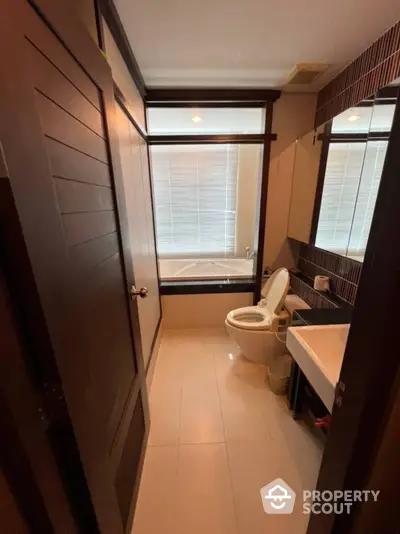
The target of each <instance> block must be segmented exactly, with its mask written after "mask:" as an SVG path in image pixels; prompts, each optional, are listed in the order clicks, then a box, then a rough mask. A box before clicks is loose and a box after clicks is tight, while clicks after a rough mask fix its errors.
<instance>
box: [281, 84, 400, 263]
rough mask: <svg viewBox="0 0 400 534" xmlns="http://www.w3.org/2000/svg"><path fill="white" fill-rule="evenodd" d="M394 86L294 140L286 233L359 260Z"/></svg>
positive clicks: (394, 97)
mask: <svg viewBox="0 0 400 534" xmlns="http://www.w3.org/2000/svg"><path fill="white" fill-rule="evenodd" d="M397 93H398V86H397V85H391V86H388V87H387V88H385V89H382V90H380V91H379V92H378V93H377V94H376V95H375V96H374V97H371V98H369V99H366V100H364V101H362V102H360V104H359V105H357V106H355V107H354V108H350V109H348V110H346V111H344V112H343V113H341V114H340V115H337V116H336V117H335V118H334V119H333V120H332V121H330V122H328V123H326V124H325V125H323V126H321V127H319V128H318V129H317V130H313V131H311V132H309V133H307V134H305V135H304V136H302V137H301V138H300V139H298V140H297V141H296V143H295V145H296V146H295V149H294V153H295V158H294V164H293V180H292V193H291V202H290V214H289V224H288V237H291V238H293V239H296V240H298V241H302V242H305V243H310V244H313V245H315V246H317V247H319V248H322V249H325V250H328V251H330V252H334V253H336V254H340V255H342V256H347V257H350V258H352V259H355V260H358V261H363V259H364V253H365V249H366V246H367V242H368V237H369V231H370V228H371V223H372V217H373V213H374V209H375V203H376V198H377V195H378V190H379V184H380V179H381V175H382V170H383V164H384V161H385V156H386V150H387V146H388V141H389V136H390V131H391V127H392V122H393V116H394V110H395V106H396V101H397Z"/></svg>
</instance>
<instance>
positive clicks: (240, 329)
mask: <svg viewBox="0 0 400 534" xmlns="http://www.w3.org/2000/svg"><path fill="white" fill-rule="evenodd" d="M288 289H289V271H288V270H287V269H285V268H282V269H277V270H276V271H275V272H274V273H273V274H272V275H271V277H270V278H269V279H268V281H267V282H266V284H265V285H264V287H263V289H262V291H261V295H262V296H263V297H264V298H263V299H261V300H260V302H259V303H258V304H257V306H248V307H246V308H237V309H236V310H233V311H231V312H229V313H228V315H227V317H226V320H225V326H226V329H227V331H228V334H229V336H230V337H231V338H232V339H233V340H234V341H236V343H237V345H238V346H239V347H240V349H241V350H242V352H243V355H244V357H245V358H246V359H247V360H250V361H251V362H254V363H260V364H263V365H268V363H269V362H270V361H271V360H272V359H273V358H275V357H276V356H279V355H281V354H283V353H284V352H285V349H286V344H285V343H284V342H282V340H280V339H278V336H279V333H278V332H279V331H280V330H283V331H285V330H286V327H287V326H288V324H289V321H290V315H289V313H288V312H287V311H286V310H285V309H284V306H283V304H284V301H285V297H286V294H287V292H288ZM279 337H281V336H279Z"/></svg>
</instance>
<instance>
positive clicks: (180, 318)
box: [161, 293, 253, 329]
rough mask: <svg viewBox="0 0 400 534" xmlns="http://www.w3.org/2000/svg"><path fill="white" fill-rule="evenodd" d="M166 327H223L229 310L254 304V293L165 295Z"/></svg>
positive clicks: (164, 323)
mask: <svg viewBox="0 0 400 534" xmlns="http://www.w3.org/2000/svg"><path fill="white" fill-rule="evenodd" d="M161 302H162V310H163V320H162V322H163V328H164V329H168V328H201V327H208V328H218V327H219V328H223V327H224V324H225V318H226V316H227V314H228V313H229V312H230V311H232V310H234V309H236V308H241V307H243V306H251V305H252V302H253V293H217V294H204V295H164V296H163V297H162V301H161Z"/></svg>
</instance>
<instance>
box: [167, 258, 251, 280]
mask: <svg viewBox="0 0 400 534" xmlns="http://www.w3.org/2000/svg"><path fill="white" fill-rule="evenodd" d="M159 270H160V278H161V280H213V279H221V278H251V277H252V276H253V260H246V259H245V258H232V259H218V258H211V259H190V260H188V259H186V260H173V259H169V260H167V259H160V260H159Z"/></svg>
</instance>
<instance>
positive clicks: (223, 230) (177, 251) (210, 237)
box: [151, 144, 238, 258]
mask: <svg viewBox="0 0 400 534" xmlns="http://www.w3.org/2000/svg"><path fill="white" fill-rule="evenodd" d="M151 161H152V171H153V187H154V201H155V213H156V230H157V250H158V255H159V257H160V258H191V257H192V258H196V257H200V258H207V257H208V258H213V257H218V258H228V257H234V256H235V247H236V205H237V176H238V145H230V144H216V145H167V146H162V145H160V146H153V147H151Z"/></svg>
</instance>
